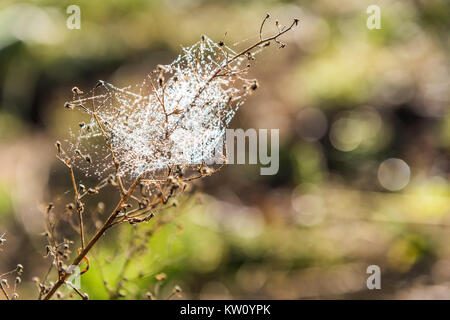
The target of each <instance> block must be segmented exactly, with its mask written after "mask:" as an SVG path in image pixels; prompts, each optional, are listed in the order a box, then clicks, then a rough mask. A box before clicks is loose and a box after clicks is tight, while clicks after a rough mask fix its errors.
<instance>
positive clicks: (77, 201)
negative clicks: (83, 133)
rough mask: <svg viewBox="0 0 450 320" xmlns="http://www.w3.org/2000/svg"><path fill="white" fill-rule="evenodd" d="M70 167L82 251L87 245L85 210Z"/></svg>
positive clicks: (70, 166)
mask: <svg viewBox="0 0 450 320" xmlns="http://www.w3.org/2000/svg"><path fill="white" fill-rule="evenodd" d="M68 167H69V170H70V177H71V179H72V185H73V190H74V192H75V206H76V209H77V213H78V220H79V223H80V237H81V249H84V247H85V243H84V224H83V210H82V207H81V206H80V194H79V193H78V188H77V183H76V180H75V173H74V172H73V166H72V165H71V164H70V165H69V166H68Z"/></svg>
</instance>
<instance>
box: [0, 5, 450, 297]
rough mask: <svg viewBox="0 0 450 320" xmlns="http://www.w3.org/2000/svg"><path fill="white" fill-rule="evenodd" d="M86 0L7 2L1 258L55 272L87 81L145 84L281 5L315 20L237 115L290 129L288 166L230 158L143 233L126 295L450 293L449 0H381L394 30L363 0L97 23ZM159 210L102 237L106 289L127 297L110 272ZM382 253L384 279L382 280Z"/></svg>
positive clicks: (121, 17)
mask: <svg viewBox="0 0 450 320" xmlns="http://www.w3.org/2000/svg"><path fill="white" fill-rule="evenodd" d="M70 4H72V2H71V1H60V0H47V1H44V0H42V1H38V0H36V1H17V0H5V1H2V2H1V3H0V235H1V234H3V232H5V231H7V234H6V235H7V236H8V242H7V247H5V248H3V251H0V255H1V259H0V270H9V269H11V266H14V264H15V263H17V262H20V263H22V264H23V265H24V266H25V274H24V277H25V280H27V279H28V280H30V279H31V278H32V277H33V276H36V275H38V276H42V275H43V274H45V272H46V270H47V268H48V261H47V260H45V259H44V258H42V255H43V254H44V253H45V252H44V251H45V249H44V246H45V242H44V241H43V239H41V237H40V236H39V233H41V232H42V231H43V230H44V224H43V215H42V213H41V209H42V207H43V206H44V204H45V203H47V202H48V201H49V200H50V199H51V200H52V201H55V199H56V200H57V198H58V196H59V195H61V194H64V193H65V192H66V191H67V190H69V189H70V185H69V183H70V181H69V178H68V177H67V175H66V172H65V171H64V169H63V168H61V166H60V165H59V164H58V163H56V160H55V159H54V150H53V149H54V147H53V143H54V141H55V140H56V139H64V138H66V137H67V136H68V132H69V128H74V127H76V126H77V124H78V121H79V120H80V119H77V116H76V115H75V113H73V112H70V113H68V112H66V111H65V110H64V108H63V104H64V101H66V100H70V99H71V92H70V88H71V87H73V86H75V85H76V86H78V87H79V88H82V89H85V90H89V89H90V88H92V87H93V86H94V85H95V84H96V82H97V80H98V79H104V80H107V81H109V82H112V83H114V84H115V85H117V86H119V87H120V86H126V85H129V84H134V83H140V82H141V81H142V79H144V78H145V76H146V74H147V73H148V72H150V71H151V70H153V69H154V67H155V66H156V65H157V64H160V63H168V62H170V61H171V60H172V59H173V58H174V57H176V56H177V54H178V51H179V49H180V45H190V44H191V43H194V42H196V41H197V40H198V39H199V38H200V36H201V35H202V34H207V35H208V36H209V37H210V38H212V39H213V40H215V41H220V40H223V39H224V41H225V42H226V43H227V44H228V45H230V46H232V47H233V48H236V49H238V48H244V47H246V46H248V45H249V44H251V43H252V42H254V41H255V40H257V39H258V30H259V25H260V22H261V19H262V17H264V15H265V13H266V12H270V13H271V15H272V17H273V20H274V19H279V20H280V22H281V23H287V22H289V21H291V19H292V18H294V17H298V18H300V28H299V29H298V30H296V31H295V32H293V33H291V34H289V36H287V37H286V38H285V42H287V47H286V48H285V49H283V50H278V49H276V48H275V46H273V47H270V48H268V50H266V51H265V52H264V53H262V54H261V56H260V57H259V59H258V61H257V63H256V65H255V66H254V67H253V71H252V75H253V76H254V77H255V78H258V80H259V83H260V89H259V90H258V91H257V92H256V93H255V95H253V96H252V97H251V98H250V99H249V100H248V102H247V103H246V104H245V105H244V106H243V107H242V108H241V109H240V110H239V112H238V114H237V116H236V119H235V120H234V121H233V123H232V127H239V128H279V129H280V138H281V140H280V143H281V147H280V171H279V173H278V174H277V175H275V176H259V169H258V168H257V167H256V166H249V165H246V166H242V165H239V166H237V165H236V166H235V165H230V166H228V167H227V168H225V169H223V170H222V171H221V172H220V173H219V174H217V175H215V176H213V177H211V178H207V179H206V180H204V181H202V182H201V184H198V185H197V187H196V188H195V189H196V193H194V195H193V196H192V197H190V198H187V199H183V200H180V203H179V206H178V207H177V208H173V209H170V210H168V211H167V212H164V213H162V215H163V217H171V218H170V219H167V223H165V224H164V225H162V226H161V227H160V228H158V230H157V232H154V233H151V234H149V235H148V239H144V240H143V241H144V242H148V250H147V251H145V252H143V253H142V254H139V255H138V256H137V257H134V258H133V259H132V261H131V263H130V264H129V265H128V266H127V268H126V269H125V271H124V273H125V276H126V278H127V281H126V283H124V284H123V289H122V291H123V293H124V294H125V296H126V297H128V298H145V292H146V291H147V290H152V291H154V289H155V286H158V287H160V289H158V290H159V293H160V295H159V296H160V297H161V298H164V297H167V296H169V295H170V293H171V291H172V288H173V286H174V285H180V286H181V287H182V288H183V295H184V296H185V297H192V298H316V297H323V298H355V297H358V298H380V297H389V298H448V297H449V295H450V286H449V285H450V271H449V270H450V246H448V243H449V240H450V237H449V232H448V230H449V226H450V184H449V173H450V160H449V159H450V157H449V153H450V90H449V89H450V63H449V61H450V60H449V58H450V54H449V52H450V33H449V31H448V30H450V5H449V4H448V2H447V1H444V0H417V1H402V0H397V1H377V2H376V4H377V5H379V7H380V9H381V26H382V29H380V30H376V29H375V30H369V29H368V28H367V27H366V20H367V18H368V14H367V13H366V9H367V7H368V6H369V5H370V4H373V3H372V2H371V1H361V0H348V1H332V0H320V1H319V0H317V1H275V0H273V1H268V0H267V1H225V0H222V1H200V0H198V1H195V0H194V1H186V0H169V1H156V0H154V1H144V0H131V1H119V0H114V1H89V0H82V1H77V4H78V5H79V6H80V8H81V19H82V21H81V29H80V30H69V29H67V28H66V18H67V16H68V15H67V14H66V11H65V10H66V8H67V6H69V5H70ZM272 22H273V21H272ZM272 27H273V25H272ZM225 32H226V33H227V34H226V36H225V37H224V34H225ZM389 159H391V160H389ZM92 179H93V178H92V177H84V178H83V179H82V180H83V181H84V182H85V183H86V184H87V185H89V183H90V182H92ZM113 200H114V199H106V200H105V201H106V202H107V203H109V202H111V201H113ZM108 201H109V202H108ZM172 216H173V217H172ZM155 223H156V221H154V222H151V223H150V224H149V225H146V226H143V227H139V228H137V229H136V230H134V228H133V227H131V226H123V227H122V228H120V229H117V230H115V231H112V232H110V233H108V235H107V237H105V238H104V239H102V241H101V242H100V244H99V247H98V248H97V249H96V250H95V251H94V252H93V253H92V254H91V255H89V258H90V263H91V268H90V270H89V272H87V273H86V274H84V275H83V276H82V287H83V289H84V290H86V291H87V292H89V293H90V297H91V298H99V299H107V298H110V296H109V295H108V291H107V289H106V288H105V286H104V285H103V280H107V282H108V285H109V286H111V287H115V286H117V277H118V276H119V274H120V272H121V270H122V266H123V264H124V263H125V261H126V260H127V253H128V251H129V250H128V249H127V248H129V241H130V240H129V239H131V238H132V237H133V236H132V235H133V234H134V233H137V234H140V233H142V232H144V231H145V230H151V229H152V228H154V227H155V225H154V224H155ZM371 264H376V265H379V266H380V267H381V270H382V277H383V278H382V290H381V291H376V290H374V291H369V290H367V288H366V279H367V276H368V275H367V274H366V268H367V266H369V265H371ZM161 272H164V273H165V274H166V275H167V278H166V280H164V281H160V282H161V283H158V280H156V278H155V276H156V275H157V274H160V273H161ZM23 290H24V291H23V292H22V294H21V297H25V298H33V297H35V296H36V295H37V291H36V290H35V289H34V288H33V287H32V285H30V284H28V285H27V284H26V283H25V284H24V286H23Z"/></svg>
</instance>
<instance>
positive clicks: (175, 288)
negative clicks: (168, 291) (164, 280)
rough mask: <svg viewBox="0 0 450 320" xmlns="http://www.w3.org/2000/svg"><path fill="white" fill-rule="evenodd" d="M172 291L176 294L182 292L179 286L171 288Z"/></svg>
mask: <svg viewBox="0 0 450 320" xmlns="http://www.w3.org/2000/svg"><path fill="white" fill-rule="evenodd" d="M173 290H174V292H176V293H181V292H183V290H182V289H181V287H180V286H175V287H174V288H173Z"/></svg>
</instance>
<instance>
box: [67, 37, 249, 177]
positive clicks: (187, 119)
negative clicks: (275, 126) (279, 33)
mask: <svg viewBox="0 0 450 320" xmlns="http://www.w3.org/2000/svg"><path fill="white" fill-rule="evenodd" d="M235 56H236V52H234V51H233V50H232V49H230V48H229V47H227V46H225V45H223V44H222V45H220V44H217V43H215V42H213V41H212V40H211V39H209V38H208V37H206V36H203V37H202V40H201V41H199V42H197V43H195V44H194V45H192V46H190V47H183V48H182V54H180V55H179V56H178V57H177V58H176V59H175V60H174V61H173V62H172V63H171V64H169V65H164V66H158V68H157V69H156V70H155V71H154V72H152V73H151V74H149V75H148V76H147V78H146V79H145V80H144V81H143V82H142V83H140V84H137V85H134V86H129V87H126V88H118V87H116V86H114V85H113V84H111V83H107V82H105V81H100V82H99V84H98V85H97V86H96V87H95V88H94V89H93V90H92V91H91V92H90V93H89V94H87V95H84V96H77V97H76V98H74V102H77V103H81V104H82V105H83V107H84V108H86V110H90V112H88V113H87V116H88V119H87V120H86V122H85V123H84V125H80V127H81V128H80V129H79V130H77V131H76V132H72V137H73V138H72V143H71V149H72V151H75V150H79V151H80V152H81V153H90V154H91V155H92V160H93V163H94V164H93V165H87V164H86V163H85V162H84V161H81V160H80V161H78V165H79V167H80V168H82V169H85V170H86V171H91V172H90V173H94V174H97V175H104V174H105V173H107V172H109V171H110V170H112V169H113V168H112V166H113V165H112V161H111V159H110V157H111V154H110V153H111V152H110V150H109V149H108V148H107V146H106V144H105V143H104V133H106V136H107V137H108V140H109V142H110V144H111V149H112V151H113V152H114V154H115V156H116V159H117V161H118V162H119V173H120V174H121V175H130V176H137V175H140V174H142V173H146V172H150V173H152V172H157V171H158V170H161V169H165V168H168V167H171V166H173V165H193V164H200V163H202V162H206V163H221V160H223V156H222V150H223V146H224V136H225V129H226V127H227V126H228V124H229V123H230V121H231V119H232V118H233V116H234V115H235V113H236V111H237V110H238V108H239V106H240V105H241V104H242V103H243V101H244V99H245V97H246V96H247V95H248V94H249V93H250V92H251V90H249V89H248V85H249V84H250V83H251V81H250V80H249V79H246V78H244V77H243V76H244V74H245V73H246V70H247V69H248V68H247V67H248V66H246V67H243V64H244V63H246V62H247V59H248V58H247V57H245V56H240V57H238V58H236V59H234V60H233V61H232V62H230V59H231V58H232V57H235ZM225 66H226V67H225ZM90 113H91V114H90ZM93 113H95V114H96V116H97V117H98V119H99V120H100V123H101V126H102V128H101V127H100V126H99V125H98V123H97V121H96V120H95V119H94V117H93V116H92V114H93ZM89 116H90V119H89ZM102 130H103V132H102ZM101 139H103V141H102V140H101ZM92 171H93V172H92Z"/></svg>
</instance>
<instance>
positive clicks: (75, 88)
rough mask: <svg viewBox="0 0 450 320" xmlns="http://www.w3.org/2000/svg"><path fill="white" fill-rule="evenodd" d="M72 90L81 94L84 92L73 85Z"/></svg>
mask: <svg viewBox="0 0 450 320" xmlns="http://www.w3.org/2000/svg"><path fill="white" fill-rule="evenodd" d="M72 92H73V93H74V94H83V93H84V92H83V91H81V90H80V89H79V88H78V87H73V88H72Z"/></svg>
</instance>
